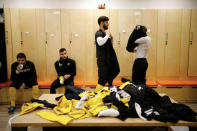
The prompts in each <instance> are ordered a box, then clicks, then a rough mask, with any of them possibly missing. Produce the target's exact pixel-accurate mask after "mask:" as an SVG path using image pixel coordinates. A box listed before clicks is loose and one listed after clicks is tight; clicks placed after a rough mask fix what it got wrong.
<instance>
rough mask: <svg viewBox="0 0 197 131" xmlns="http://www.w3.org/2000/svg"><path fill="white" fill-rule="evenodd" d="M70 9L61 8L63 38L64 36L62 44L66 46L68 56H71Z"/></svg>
mask: <svg viewBox="0 0 197 131" xmlns="http://www.w3.org/2000/svg"><path fill="white" fill-rule="evenodd" d="M69 12H70V11H69V9H61V36H62V37H61V38H62V43H61V46H62V47H63V48H66V51H67V54H68V57H70V56H71V50H70V46H71V44H70V28H72V27H71V26H70V25H69V23H70V22H69V18H70V13H69Z"/></svg>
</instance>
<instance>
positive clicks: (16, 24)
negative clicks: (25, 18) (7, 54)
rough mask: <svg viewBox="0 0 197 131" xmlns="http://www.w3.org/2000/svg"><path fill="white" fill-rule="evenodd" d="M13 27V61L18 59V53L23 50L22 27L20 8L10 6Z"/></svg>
mask: <svg viewBox="0 0 197 131" xmlns="http://www.w3.org/2000/svg"><path fill="white" fill-rule="evenodd" d="M10 15H11V28H12V33H11V36H12V51H13V52H12V53H13V61H16V55H17V54H18V53H19V52H21V28H20V14H19V8H10Z"/></svg>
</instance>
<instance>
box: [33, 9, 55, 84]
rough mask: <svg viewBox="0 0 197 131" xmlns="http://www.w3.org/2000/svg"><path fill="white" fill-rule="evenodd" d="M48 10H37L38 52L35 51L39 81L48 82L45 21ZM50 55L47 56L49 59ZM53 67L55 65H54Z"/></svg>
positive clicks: (36, 44)
mask: <svg viewBox="0 0 197 131" xmlns="http://www.w3.org/2000/svg"><path fill="white" fill-rule="evenodd" d="M45 13H46V9H36V43H35V46H36V50H35V53H36V55H35V57H36V60H35V66H36V71H37V77H38V80H39V81H45V80H47V73H46V71H47V70H46V69H47V67H46V65H47V63H46V44H47V43H46V42H47V39H46V27H45V23H46V19H45ZM49 54H50V53H48V54H47V56H48V57H50V55H49ZM52 65H53V64H52Z"/></svg>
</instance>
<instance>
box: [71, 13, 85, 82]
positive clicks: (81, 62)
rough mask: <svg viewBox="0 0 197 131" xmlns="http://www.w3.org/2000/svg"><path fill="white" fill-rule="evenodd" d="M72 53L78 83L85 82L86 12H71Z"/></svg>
mask: <svg viewBox="0 0 197 131" xmlns="http://www.w3.org/2000/svg"><path fill="white" fill-rule="evenodd" d="M69 13H70V17H69V25H70V27H71V28H70V47H71V48H70V52H71V56H70V57H71V58H73V59H74V60H75V62H76V66H77V75H76V77H75V80H76V81H84V75H85V73H86V70H85V68H84V67H85V64H86V63H85V51H86V42H87V41H86V35H87V34H86V27H85V25H86V19H85V15H86V12H85V10H70V11H69Z"/></svg>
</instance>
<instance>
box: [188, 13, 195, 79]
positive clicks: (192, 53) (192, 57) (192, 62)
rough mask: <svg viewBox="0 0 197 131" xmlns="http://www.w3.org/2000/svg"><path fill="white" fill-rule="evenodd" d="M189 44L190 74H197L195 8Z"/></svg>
mask: <svg viewBox="0 0 197 131" xmlns="http://www.w3.org/2000/svg"><path fill="white" fill-rule="evenodd" d="M190 41H191V42H190V46H189V66H188V76H197V60H196V52H197V10H196V9H193V10H192V14H191V31H190Z"/></svg>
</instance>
